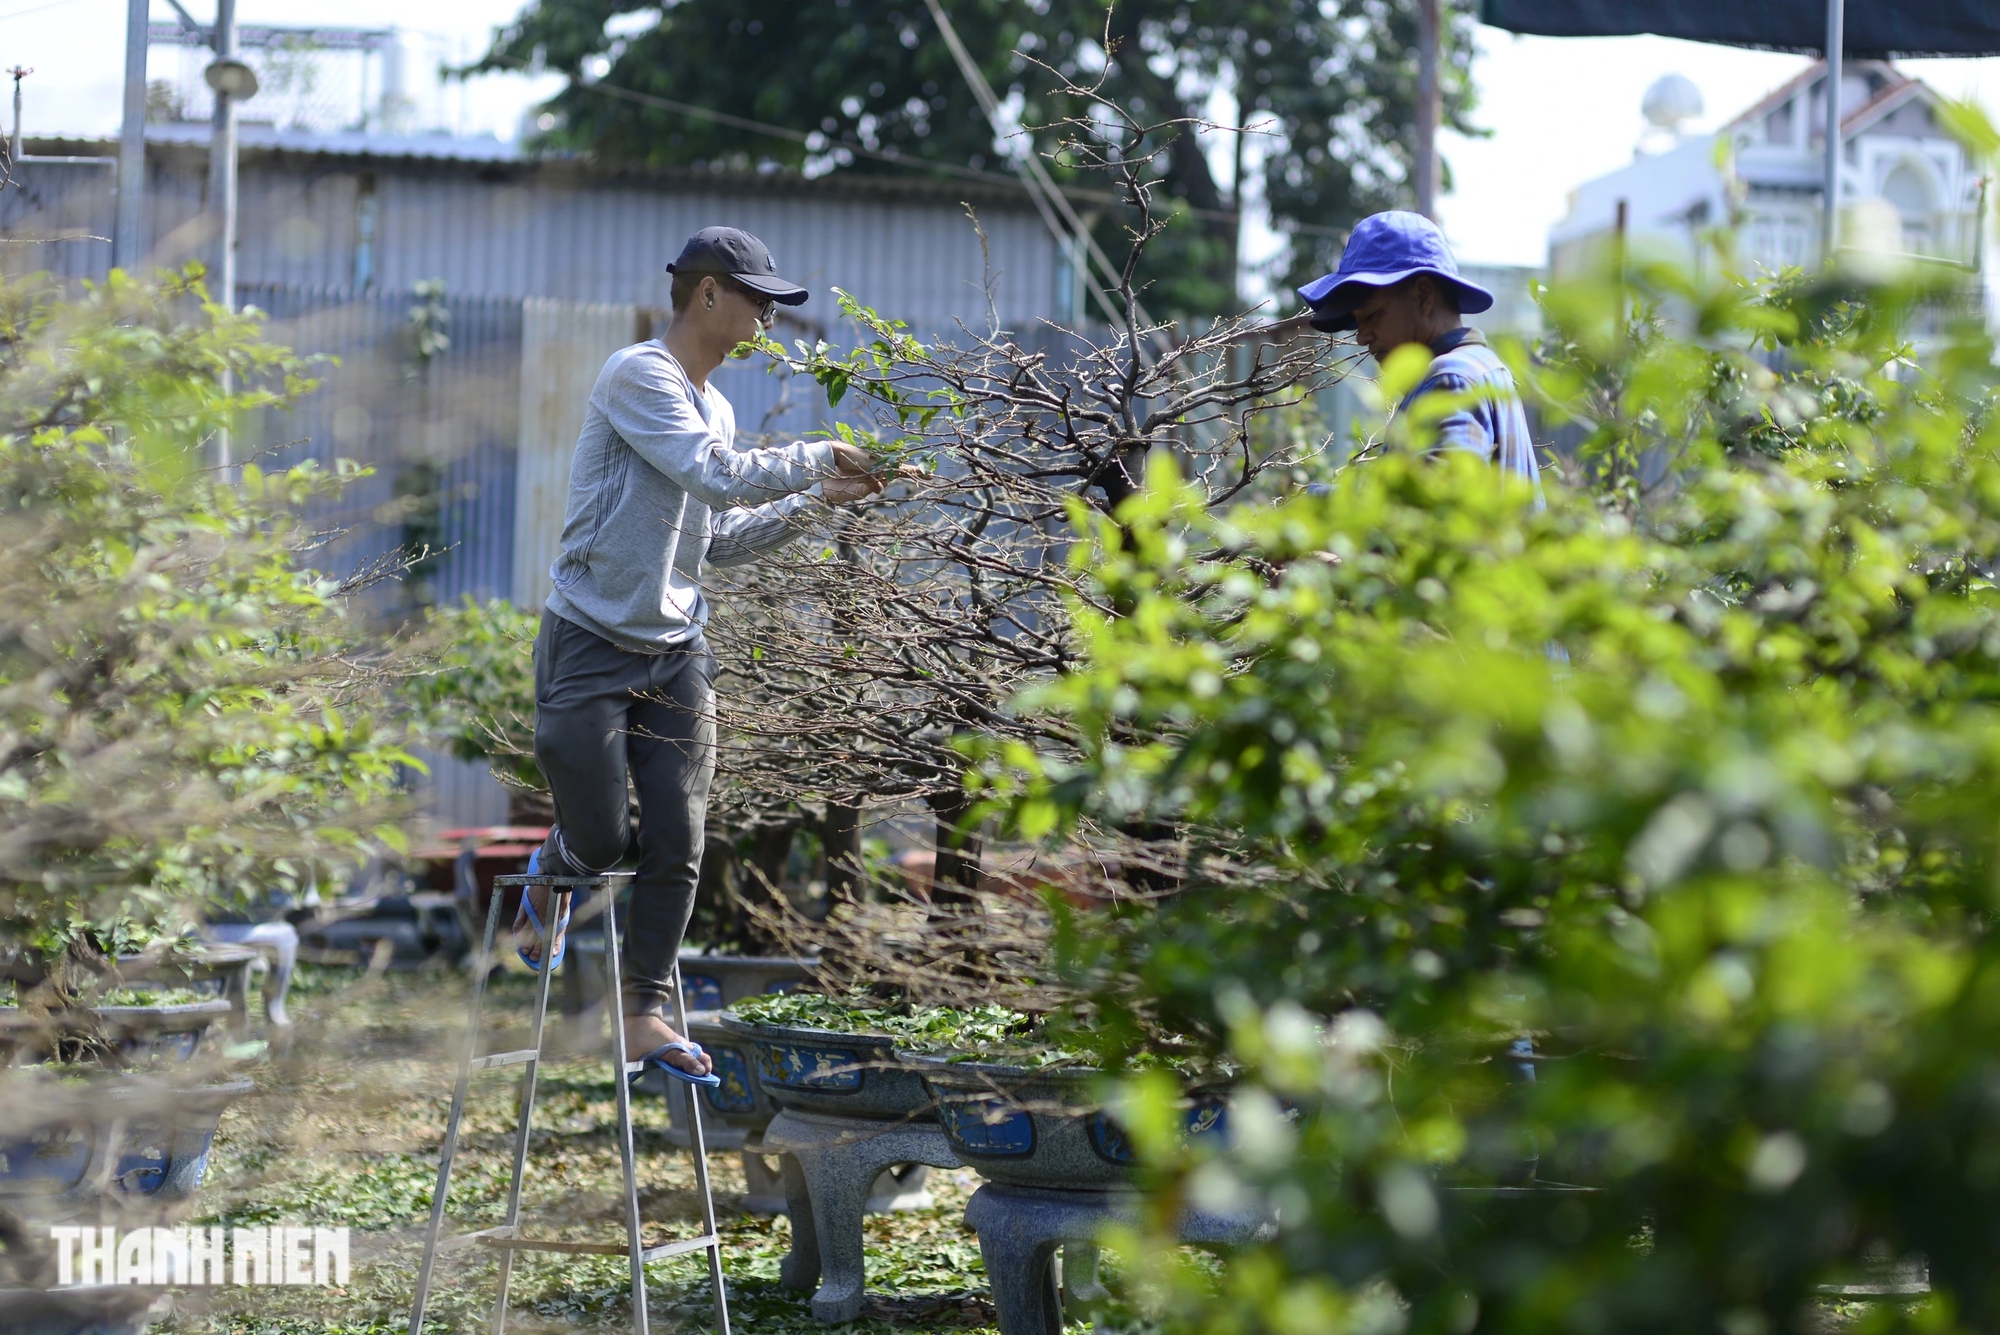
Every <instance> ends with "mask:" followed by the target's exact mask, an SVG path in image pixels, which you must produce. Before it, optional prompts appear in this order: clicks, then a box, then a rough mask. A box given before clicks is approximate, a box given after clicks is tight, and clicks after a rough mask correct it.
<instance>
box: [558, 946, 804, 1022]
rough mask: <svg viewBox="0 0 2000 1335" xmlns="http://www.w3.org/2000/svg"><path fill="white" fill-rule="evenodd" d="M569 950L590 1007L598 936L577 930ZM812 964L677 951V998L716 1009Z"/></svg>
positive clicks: (771, 987)
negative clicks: (679, 964) (678, 978)
mask: <svg viewBox="0 0 2000 1335" xmlns="http://www.w3.org/2000/svg"><path fill="white" fill-rule="evenodd" d="M569 953H570V954H571V955H572V956H574V957H575V958H576V964H575V965H574V966H573V967H575V969H576V970H577V974H576V977H577V982H578V987H577V994H578V996H579V998H580V1000H581V1001H582V1003H583V1004H585V1005H592V1006H594V1005H596V1004H597V1003H598V1002H600V1001H602V1000H603V999H604V938H603V937H602V936H601V935H599V934H597V933H595V932H591V933H583V932H579V933H577V934H576V935H574V936H572V937H570V939H569ZM563 967H564V968H565V969H568V968H570V967H572V966H571V965H568V964H565V965H564V966H563ZM818 967H819V961H818V960H812V959H800V958H797V957H796V956H790V955H682V956H681V999H682V1001H683V1002H684V1003H685V1004H686V1005H687V1008H688V1009H689V1010H690V1011H719V1010H721V1009H722V1008H723V1007H725V1006H727V1005H729V1003H730V1002H732V1001H741V1000H742V999H743V998H744V997H754V996H759V995H761V994H763V993H765V992H783V991H786V990H788V989H789V988H792V987H794V986H796V985H798V984H799V983H802V982H804V981H806V980H807V979H808V978H810V977H812V971H813V970H814V969H816V968H818Z"/></svg>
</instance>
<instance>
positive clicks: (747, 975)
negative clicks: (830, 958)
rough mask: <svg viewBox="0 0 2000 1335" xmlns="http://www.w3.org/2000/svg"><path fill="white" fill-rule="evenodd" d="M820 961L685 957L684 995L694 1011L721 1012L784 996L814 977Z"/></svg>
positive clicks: (778, 956) (761, 956)
mask: <svg viewBox="0 0 2000 1335" xmlns="http://www.w3.org/2000/svg"><path fill="white" fill-rule="evenodd" d="M818 967H819V961H817V960H808V959H799V958H796V957H793V956H786V955H683V956H681V992H682V994H683V995H684V996H685V997H686V998H687V1008H688V1009H689V1010H691V1011H719V1010H721V1009H722V1008H723V1007H724V1006H727V1005H729V1003H731V1002H732V1001H741V1000H742V999H743V998H744V997H754V996H758V995H761V994H762V993H765V992H783V991H786V990H787V989H789V988H791V987H793V986H794V985H796V984H798V983H803V982H804V981H805V980H806V979H808V978H810V977H812V972H813V970H814V969H816V968H818Z"/></svg>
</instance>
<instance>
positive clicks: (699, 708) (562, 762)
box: [535, 611, 715, 1015]
mask: <svg viewBox="0 0 2000 1335" xmlns="http://www.w3.org/2000/svg"><path fill="white" fill-rule="evenodd" d="M714 681H715V659H714V658H713V656H711V655H710V653H709V650H708V641H707V640H705V639H703V638H702V636H701V635H700V633H699V632H697V633H696V635H695V636H694V638H693V639H691V640H689V641H687V642H686V643H685V644H683V645H681V646H680V647H678V648H676V649H673V650H671V651H669V652H667V653H663V654H637V653H631V652H628V651H626V650H624V649H620V648H619V647H618V646H616V645H614V644H612V643H611V642H610V641H609V640H606V639H605V638H604V637H602V636H600V635H598V634H596V633H594V632H592V631H588V630H585V629H584V628H583V627H582V626H579V625H577V624H576V623H575V622H573V621H567V620H564V619H563V618H562V617H559V616H557V615H556V614H555V613H553V612H549V611H544V612H543V613H542V629H541V633H540V634H538V635H537V636H536V637H535V762H536V763H537V764H538V765H540V766H541V769H542V774H543V776H544V777H545V778H547V779H548V781H549V791H550V793H551V794H552V795H553V796H554V798H555V805H556V823H555V826H554V828H553V829H551V830H550V831H549V837H548V842H546V843H545V844H543V845H542V859H541V868H542V870H543V871H545V872H550V873H553V874H555V875H573V876H595V875H598V874H600V873H602V872H607V871H610V870H612V869H613V868H614V867H616V866H617V865H618V864H619V863H620V862H621V861H623V860H624V858H625V854H626V850H627V848H628V847H629V846H630V845H631V843H632V829H631V821H630V818H629V816H628V814H627V809H628V808H627V799H626V789H625V782H626V776H627V774H630V776H631V779H632V784H633V786H634V787H635V788H636V789H637V790H638V794H639V832H638V854H639V867H638V874H637V875H636V876H635V877H634V878H633V881H632V905H631V911H630V916H629V917H628V919H627V921H626V924H625V951H624V959H623V960H622V962H621V963H622V970H621V972H622V974H623V977H624V982H625V1013H626V1014H627V1015H638V1014H643V1013H646V1012H649V1011H650V1012H656V1013H658V1012H661V1011H663V1010H664V1009H665V1008H666V1007H667V1006H668V1005H669V1004H670V1002H671V1000H672V990H671V976H672V970H673V965H674V959H675V957H676V956H678V955H679V954H680V948H681V937H682V935H683V934H684V933H685V932H686V931H687V925H688V916H689V915H690V914H691V913H693V911H694V890H695V882H696V880H697V879H699V877H700V875H701V837H702V824H703V821H704V819H705V818H706V816H707V814H708V790H709V786H710V784H711V783H713V782H714V779H715V686H714ZM666 1013H668V1014H671V1011H667V1012H666Z"/></svg>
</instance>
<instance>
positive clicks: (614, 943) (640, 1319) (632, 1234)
mask: <svg viewBox="0 0 2000 1335" xmlns="http://www.w3.org/2000/svg"><path fill="white" fill-rule="evenodd" d="M605 901H606V902H605V905H604V1003H605V1009H606V1010H607V1011H609V1012H610V1016H611V1070H612V1078H613V1079H614V1080H615V1081H616V1082H617V1091H616V1092H617V1098H618V1154H619V1158H620V1159H621V1160H622V1161H623V1162H624V1165H625V1236H626V1239H627V1242H628V1246H629V1251H628V1255H630V1257H631V1259H632V1329H633V1331H634V1332H635V1335H649V1323H648V1320H647V1314H646V1263H645V1262H644V1261H642V1260H640V1259H639V1253H640V1252H641V1251H642V1250H643V1249H644V1248H645V1245H646V1243H645V1239H644V1237H643V1236H642V1229H643V1228H644V1225H643V1224H642V1222H641V1221H640V1219H639V1155H638V1151H637V1149H636V1147H635V1146H634V1145H633V1143H632V1087H631V1085H630V1084H629V1083H627V1081H628V1077H627V1076H626V1074H625V989H624V985H623V983H622V982H621V980H620V977H619V969H618V917H617V912H616V910H617V901H616V899H615V897H614V896H612V895H610V894H609V893H607V894H606V895H605Z"/></svg>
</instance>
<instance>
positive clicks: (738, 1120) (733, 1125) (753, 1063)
mask: <svg viewBox="0 0 2000 1335" xmlns="http://www.w3.org/2000/svg"><path fill="white" fill-rule="evenodd" d="M688 1029H689V1030H690V1031H691V1036H692V1037H693V1039H694V1041H695V1042H697V1043H699V1044H701V1046H702V1047H703V1048H704V1049H705V1050H706V1051H707V1052H708V1055H709V1056H710V1058H712V1059H713V1060H714V1062H715V1074H716V1075H718V1076H720V1077H721V1078H722V1085H721V1087H720V1088H718V1089H700V1090H697V1089H696V1088H695V1086H693V1085H690V1084H687V1083H685V1082H683V1081H680V1080H675V1079H672V1078H671V1077H669V1076H666V1075H662V1074H661V1073H660V1072H658V1071H648V1072H647V1073H646V1075H645V1077H644V1079H643V1080H642V1081H641V1084H642V1086H643V1087H645V1088H648V1089H656V1090H658V1091H659V1092H661V1093H663V1094H664V1095H666V1099H667V1111H668V1115H669V1116H670V1117H671V1118H672V1120H673V1128H674V1134H676V1135H677V1136H679V1137H680V1138H682V1139H685V1138H686V1136H687V1116H688V1113H687V1100H688V1096H689V1094H690V1093H693V1094H694V1095H695V1097H697V1098H699V1099H700V1100H701V1107H702V1118H703V1121H702V1125H703V1126H704V1127H705V1128H707V1129H708V1148H710V1149H711V1150H716V1149H738V1148H740V1147H741V1146H742V1144H743V1139H744V1137H745V1136H747V1135H750V1134H753V1133H755V1132H759V1131H762V1130H763V1129H764V1128H765V1127H766V1126H769V1125H770V1123H771V1119H772V1118H773V1117H775V1116H777V1115H778V1108H777V1105H776V1104H774V1103H772V1102H771V1096H770V1095H769V1094H768V1093H766V1092H765V1090H764V1085H763V1082H762V1081H760V1080H759V1079H758V1078H757V1053H756V1049H755V1048H754V1047H753V1046H752V1045H751V1044H750V1043H748V1042H746V1041H745V1040H744V1038H743V1036H742V1035H740V1034H736V1033H732V1032H731V1031H730V1030H728V1029H725V1028H723V1026H722V1024H721V1022H720V1019H719V1017H718V1016H717V1015H716V1014H715V1013H714V1012H713V1011H691V1012H689V1014H688ZM717 1123H720V1124H721V1125H720V1126H718V1125H717ZM718 1132H720V1133H721V1134H718Z"/></svg>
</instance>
